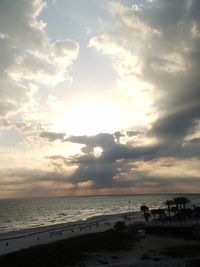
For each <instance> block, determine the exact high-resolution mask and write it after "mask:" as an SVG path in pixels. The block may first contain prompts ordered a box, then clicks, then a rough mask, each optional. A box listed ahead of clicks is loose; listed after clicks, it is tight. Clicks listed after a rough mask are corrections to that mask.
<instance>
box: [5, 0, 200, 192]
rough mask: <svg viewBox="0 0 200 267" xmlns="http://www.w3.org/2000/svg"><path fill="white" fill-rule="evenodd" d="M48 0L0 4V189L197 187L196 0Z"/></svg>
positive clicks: (199, 60) (199, 53)
mask: <svg viewBox="0 0 200 267" xmlns="http://www.w3.org/2000/svg"><path fill="white" fill-rule="evenodd" d="M58 2H59V1H58ZM58 2H56V3H54V4H52V3H51V1H50V2H48V4H47V3H46V2H45V1H43V0H34V1H25V0H19V1H8V0H3V1H1V2H0V50H1V54H0V130H1V133H0V137H1V140H0V145H1V147H0V157H1V160H2V162H3V164H5V166H9V164H10V165H11V163H10V162H12V163H13V162H14V166H12V168H10V169H9V168H8V169H7V168H5V166H4V168H2V169H0V174H1V177H3V178H2V179H1V181H0V184H1V186H2V188H3V189H5V190H6V191H5V192H7V193H3V189H1V194H3V196H4V195H5V196H6V194H7V195H9V196H10V195H12V194H13V196H14V195H15V194H17V192H18V195H19V194H21V192H23V190H26V192H31V194H33V195H34V194H36V192H37V191H38V192H40V193H42V192H45V194H47V195H48V194H49V195H53V191H52V189H51V187H52V188H55V192H56V194H57V195H59V194H64V189H63V188H65V190H66V192H67V193H69V194H76V193H77V194H78V193H81V194H93V193H97V194H101V193H131V192H134V193H137V192H138V193H143V192H144V193H146V192H149V193H150V192H155V193H159V192H173V191H174V192H184V191H185V192H197V191H199V189H200V182H199V181H200V175H199V171H200V169H199V158H200V156H199V155H200V104H199V99H200V85H199V74H200V71H199V70H200V16H199V11H200V1H199V0H191V1H190V0H182V1H180V0H174V1H171V0H155V1H145V0H144V1H142V4H141V3H140V4H138V1H134V0H132V1H128V0H125V1H104V2H105V3H106V4H105V5H104V6H103V5H99V3H98V4H97V2H98V1H97V2H96V1H94V6H92V7H91V8H92V10H93V8H94V10H93V11H96V13H94V14H93V13H92V12H91V14H89V15H88V13H87V14H86V13H84V12H85V11H84V10H83V9H80V10H81V12H83V14H82V13H80V14H81V16H80V17H79V16H75V17H74V16H71V13H70V15H69V12H72V11H71V10H73V8H74V6H73V3H72V2H73V1H72V2H70V3H68V4H66V3H64V2H62V1H61V2H62V3H61V2H59V3H58ZM65 5H67V8H66V6H65ZM79 5H80V1H77V6H79ZM64 6H65V8H64ZM77 6H76V10H77ZM80 6H81V7H82V4H81V5H80ZM70 8H72V9H70ZM55 10H57V11H56V12H58V14H59V15H57V13H56V12H55ZM63 10H64V11H65V13H62V12H63ZM68 10H69V11H68ZM51 12H52V13H51ZM52 14H54V15H55V20H54V19H53V20H52ZM84 16H85V17H84ZM64 17H66V21H64V23H63V21H62V19H61V18H64ZM72 17H73V18H72ZM86 17H87V19H85V18H86ZM86 22H87V25H85V23H86ZM83 24H84V25H83ZM93 24H94V25H93ZM86 27H87V29H90V30H89V31H87V35H85V36H84V34H83V28H84V29H85V28H86ZM77 36H78V38H77ZM73 38H75V39H77V40H78V41H79V43H78V42H77V41H75V40H73ZM79 53H80V57H78V56H79ZM75 62H76V64H75V65H74V63H75ZM72 66H75V70H74V69H72ZM72 71H73V72H72ZM122 113H123V114H122ZM127 117H128V119H127ZM126 119H127V121H126ZM105 129H106V130H105ZM28 153H29V154H28ZM32 154H33V155H32ZM30 155H31V156H30ZM27 156H28V157H29V158H28V157H27ZM6 158H7V161H6ZM25 158H27V161H26V163H24V159H25ZM8 161H9V163H8ZM23 164H30V165H31V169H30V171H29V170H28V169H25V168H24V166H22V165H23ZM33 164H34V166H33ZM28 183H30V184H31V185H30V186H28ZM15 187H16V189H15ZM30 187H31V188H32V190H31V188H30ZM40 188H41V190H40ZM9 190H11V191H10V192H12V193H11V194H10V193H9ZM148 190H149V191H148ZM19 192H20V193H19ZM48 192H49V193H48ZM59 192H60V193H59ZM0 197H1V196H0Z"/></svg>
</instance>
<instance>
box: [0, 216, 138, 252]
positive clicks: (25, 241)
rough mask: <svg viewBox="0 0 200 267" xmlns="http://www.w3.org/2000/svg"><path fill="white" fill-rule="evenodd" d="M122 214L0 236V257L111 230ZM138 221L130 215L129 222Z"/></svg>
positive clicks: (121, 217)
mask: <svg viewBox="0 0 200 267" xmlns="http://www.w3.org/2000/svg"><path fill="white" fill-rule="evenodd" d="M124 215H128V214H127V213H126V214H125V213H123V214H113V215H105V216H96V217H93V218H90V219H87V220H85V221H78V222H72V223H64V224H57V225H50V226H45V227H37V228H32V229H25V230H20V231H15V232H9V233H5V234H1V235H0V255H3V254H7V253H11V252H15V251H18V250H21V249H23V248H29V247H32V246H37V245H42V244H47V243H51V242H55V241H58V240H62V239H67V238H70V237H74V236H77V235H82V234H88V233H96V232H103V231H106V230H108V229H110V228H113V226H114V224H115V222H117V221H119V220H123V218H124ZM137 220H138V213H132V214H131V221H129V223H130V222H133V221H137Z"/></svg>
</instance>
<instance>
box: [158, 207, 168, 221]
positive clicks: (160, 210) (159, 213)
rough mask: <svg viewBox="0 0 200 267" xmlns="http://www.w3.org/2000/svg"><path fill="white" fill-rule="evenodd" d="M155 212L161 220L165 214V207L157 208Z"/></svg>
mask: <svg viewBox="0 0 200 267" xmlns="http://www.w3.org/2000/svg"><path fill="white" fill-rule="evenodd" d="M157 214H158V216H159V218H160V220H162V219H163V218H164V217H165V216H166V214H165V209H157Z"/></svg>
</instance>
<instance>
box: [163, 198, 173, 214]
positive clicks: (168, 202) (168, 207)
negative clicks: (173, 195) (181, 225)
mask: <svg viewBox="0 0 200 267" xmlns="http://www.w3.org/2000/svg"><path fill="white" fill-rule="evenodd" d="M174 204H175V201H174V200H166V201H165V205H166V206H167V211H168V214H169V217H171V214H170V211H171V206H172V205H174Z"/></svg>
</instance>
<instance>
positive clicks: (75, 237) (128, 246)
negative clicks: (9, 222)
mask: <svg viewBox="0 0 200 267" xmlns="http://www.w3.org/2000/svg"><path fill="white" fill-rule="evenodd" d="M139 218H141V219H142V216H141V213H140V212H138V213H122V214H111V215H104V216H95V217H92V218H89V219H87V220H85V221H77V222H71V223H64V224H57V225H51V226H45V227H37V228H31V229H25V230H21V231H13V232H8V233H5V234H1V235H0V255H1V257H0V264H2V262H3V264H2V266H14V265H12V264H14V262H15V261H16V264H15V266H16V267H17V266H36V265H37V266H38V267H39V266H59V267H61V266H62V267H64V266H65V267H67V266H77V267H78V266H79V267H80V266H87V267H92V266H99V267H105V266H112V267H131V266H136V267H143V266H148V267H154V266H155V267H156V266H157V267H168V266H172V267H178V266H179V267H181V266H182V267H186V266H198V264H197V265H194V262H195V263H196V262H197V263H199V255H198V252H199V249H200V240H198V239H194V238H185V237H183V236H181V235H178V236H174V235H172V236H171V235H161V234H159V233H157V234H156V231H154V234H148V233H146V232H145V224H144V222H143V221H142V220H139ZM118 221H123V222H125V224H126V229H125V232H122V233H121V232H118V231H116V230H113V228H114V225H115V224H116V222H118ZM182 226H183V225H182ZM154 227H156V226H154ZM180 227H181V225H180ZM147 232H148V231H147ZM12 252H15V253H12ZM191 252H192V253H191ZM49 253H50V255H49ZM52 254H55V257H54V256H52ZM56 255H57V256H56ZM41 256H42V257H43V259H42V261H40V257H41ZM63 256H64V260H63V259H62V257H63ZM38 257H39V259H38ZM65 257H66V258H65ZM16 259H17V260H16ZM20 259H21V260H20ZM38 260H39V261H38ZM49 260H50V262H49ZM62 260H63V262H65V261H66V262H65V264H61V262H62ZM18 261H19V262H18ZM60 261H61V262H60ZM22 262H23V264H24V262H26V264H27V265H22ZM28 262H29V263H28ZM34 262H35V263H34ZM34 264H35V265H34ZM192 264H193V265H192Z"/></svg>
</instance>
